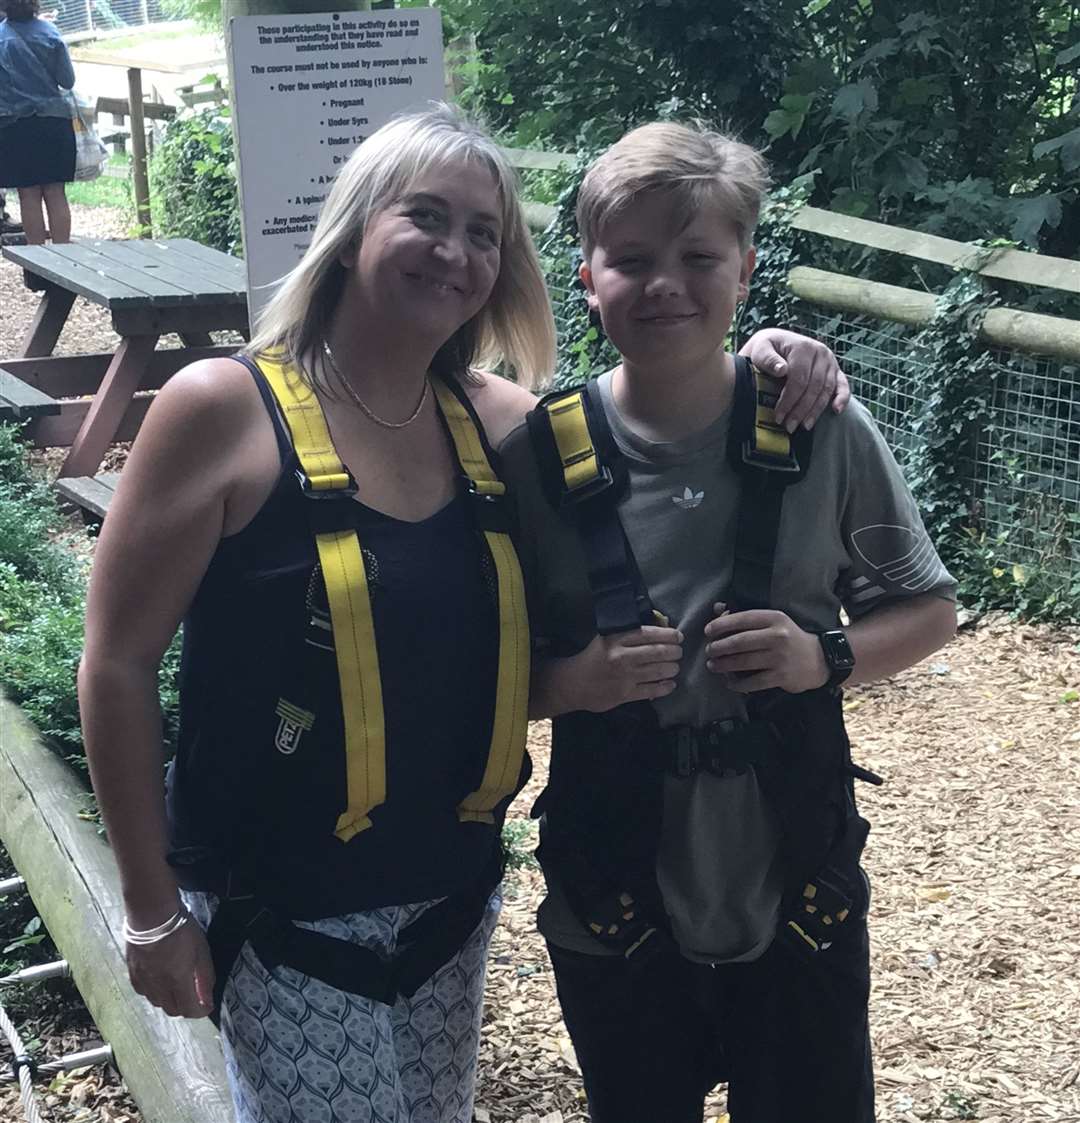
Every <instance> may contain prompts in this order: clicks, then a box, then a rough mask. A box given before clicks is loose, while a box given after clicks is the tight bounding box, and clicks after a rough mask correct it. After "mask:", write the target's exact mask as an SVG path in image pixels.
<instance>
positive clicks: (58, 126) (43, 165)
mask: <svg viewBox="0 0 1080 1123" xmlns="http://www.w3.org/2000/svg"><path fill="white" fill-rule="evenodd" d="M0 7H3V8H5V9H6V13H7V16H6V19H4V20H3V22H0V187H16V188H18V191H19V207H20V209H21V211H22V225H23V230H24V231H25V232H26V240H27V242H28V243H29V244H30V245H32V246H33V245H41V244H42V243H43V242H44V241H45V218H44V216H43V215H42V205H44V207H45V212H46V213H47V214H48V219H49V233H50V235H51V236H52V240H53V241H54V242H56V243H60V242H70V241H71V208H70V207H69V206H68V201H67V194H66V193H65V191H64V184H65V183H71V182H72V180H74V178H75V130H74V128H73V127H72V124H71V121H72V109H71V103H70V102H69V101H68V100H67V99H66V98H65V97H64V96H63V94H62V93H61V91H62V90H70V89H71V88H72V86H74V85H75V72H74V70H72V67H71V57H70V56H69V55H68V50H67V47H66V46H65V44H64V40H63V39H61V38H60V33H59V32H58V31H57V30H56V28H55V27H53V25H52V24H51V23H48V22H46V21H45V20H43V19H39V18H38V11H39V10H40V7H41V4H40V0H3V3H2V4H0Z"/></svg>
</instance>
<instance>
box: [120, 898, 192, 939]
mask: <svg viewBox="0 0 1080 1123" xmlns="http://www.w3.org/2000/svg"><path fill="white" fill-rule="evenodd" d="M190 919H191V913H189V912H188V910H187V909H186V908H185V907H184V906H183V905H181V906H180V908H178V909H177V910H176V912H174V913H173V915H172V916H170V917H169V919H168V920H166V921H165V922H164V923H163V924H159V925H158V926H157V927H156V928H144V929H143V930H142V931H141V932H139V931H136V930H135V929H134V928H132V927H131V925H130V924H128V921H127V917H126V916H125V917H124V926H123V929H122V934H123V937H124V940H125V941H126V942H127V943H129V944H135V945H137V946H140V947H141V946H143V945H145V944H156V943H157V942H158V941H159V940H164V939H167V938H168V937H169V936H171V935H172V934H173V933H174V932H176V931H179V929H181V928H183V927H184V925H185V924H187V922H188V921H189V920H190Z"/></svg>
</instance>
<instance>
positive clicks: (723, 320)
mask: <svg viewBox="0 0 1080 1123" xmlns="http://www.w3.org/2000/svg"><path fill="white" fill-rule="evenodd" d="M753 268H754V251H753V250H752V249H751V250H749V251H747V252H746V253H743V252H742V250H741V249H740V247H739V239H738V235H737V233H736V229H735V225H734V223H732V221H731V220H730V218H728V217H727V215H726V214H725V213H724V211H723V210H722V209H721V208H720V206H719V205H718V204H715V203H707V204H706V205H705V206H703V207H702V208H701V209H700V210H698V211H697V212H696V213H695V214H693V215H692V216H691V220H690V222H689V223H687V222H686V221H685V216H684V215H682V214H681V213H680V212H679V209H678V208H677V206H676V204H675V202H674V200H673V199H672V197H671V195H670V194H668V193H666V192H663V191H650V192H647V193H645V194H642V195H640V196H638V197H637V198H636V199H634V200H633V202H631V203H630V205H629V206H627V207H626V208H625V209H624V210H623V211H621V212H620V213H619V214H617V215H615V216H614V217H613V218H611V219H609V220H608V221H607V222H606V223H605V224H604V227H603V229H602V231H601V233H600V236H599V238H598V239H597V244H596V246H595V247H594V248H593V251H592V253H591V254H590V255H589V257H588V259H587V260H586V261H585V262H584V263H583V264H582V266H581V279H582V281H583V283H584V284H585V287H586V288H587V289H588V290H589V305H590V307H592V308H594V309H596V310H597V311H599V313H600V317H601V319H602V321H603V324H604V331H605V332H606V334H607V336H608V338H609V339H610V340H611V342H612V343H613V344H614V345H615V347H616V348H617V349H618V351H619V352H620V354H621V355H622V357H623V360H624V365H629V366H632V367H639V368H646V369H651V368H654V367H658V366H662V367H663V368H664V369H666V370H670V369H671V368H673V367H676V368H677V367H680V366H685V365H689V364H694V365H698V364H703V363H704V364H711V363H715V362H716V361H717V360H718V359H722V357H723V351H724V340H725V339H726V337H727V333H728V330H729V328H730V327H731V322H732V319H733V318H734V315H735V306H736V303H737V302H738V301H739V300H740V299H742V298H743V297H745V296H746V294H747V291H748V284H749V280H750V274H751V273H752V271H753Z"/></svg>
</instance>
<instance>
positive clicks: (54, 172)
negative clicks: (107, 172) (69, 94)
mask: <svg viewBox="0 0 1080 1123" xmlns="http://www.w3.org/2000/svg"><path fill="white" fill-rule="evenodd" d="M74 178H75V130H74V128H73V127H72V124H71V120H70V118H67V117H19V118H16V120H14V121H12V122H10V123H9V124H6V125H4V124H0V187H40V186H42V185H43V184H46V183H71V182H72V180H74Z"/></svg>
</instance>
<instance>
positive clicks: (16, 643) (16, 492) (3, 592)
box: [0, 425, 179, 771]
mask: <svg viewBox="0 0 1080 1123" xmlns="http://www.w3.org/2000/svg"><path fill="white" fill-rule="evenodd" d="M64 525H65V523H64V519H63V517H62V516H61V515H60V513H59V511H58V510H57V507H56V499H55V494H54V492H53V491H52V489H51V488H50V487H49V486H48V485H47V484H46V483H45V482H44V481H43V480H42V479H40V478H39V477H38V476H37V475H36V474H35V473H34V471H33V469H32V468H31V465H30V461H29V457H28V454H27V450H26V448H25V446H24V445H23V444H22V442H21V441H20V440H19V438H18V434H17V430H16V429H15V428H13V427H12V426H9V425H0V682H2V683H3V685H4V688H5V690H7V691H8V693H9V694H10V695H11V697H12V698H13V699H14V700H15V701H16V702H18V703H19V704H20V705H21V706H22V708H23V710H24V711H25V712H26V714H27V715H28V716H29V718H30V719H31V720H32V721H33V722H34V724H35V725H36V726H37V727H38V729H39V730H40V731H41V733H42V734H43V735H44V736H45V737H46V739H47V740H48V741H49V743H50V744H51V745H52V746H53V747H54V748H55V749H56V750H57V752H58V753H60V754H61V755H62V756H64V757H65V758H66V759H67V760H68V761H69V762H70V763H71V764H72V765H74V766H75V767H76V768H78V769H80V770H82V771H85V769H86V760H85V756H84V753H83V744H82V731H81V727H80V722H79V705H78V696H77V691H76V681H75V680H76V673H77V670H78V665H79V659H80V658H81V656H82V649H83V620H84V617H85V614H86V579H87V572H86V566H85V564H83V563H82V562H80V561H79V560H78V559H77V558H76V557H75V556H74V555H73V554H72V552H71V551H70V550H69V549H67V548H66V547H65V546H63V545H62V544H60V543H59V542H57V541H56V540H55V537H56V534H57V532H58V531H59V530H60V529H61V527H63V526H64ZM178 669H179V644H178V643H177V642H174V643H173V644H172V646H171V647H170V648H169V650H168V652H167V653H166V655H165V658H164V659H163V661H162V667H161V674H160V693H161V699H162V712H163V718H164V727H165V741H166V747H169V746H171V745H173V744H175V737H176V728H177V710H178V698H177V691H176V676H177V672H178Z"/></svg>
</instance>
